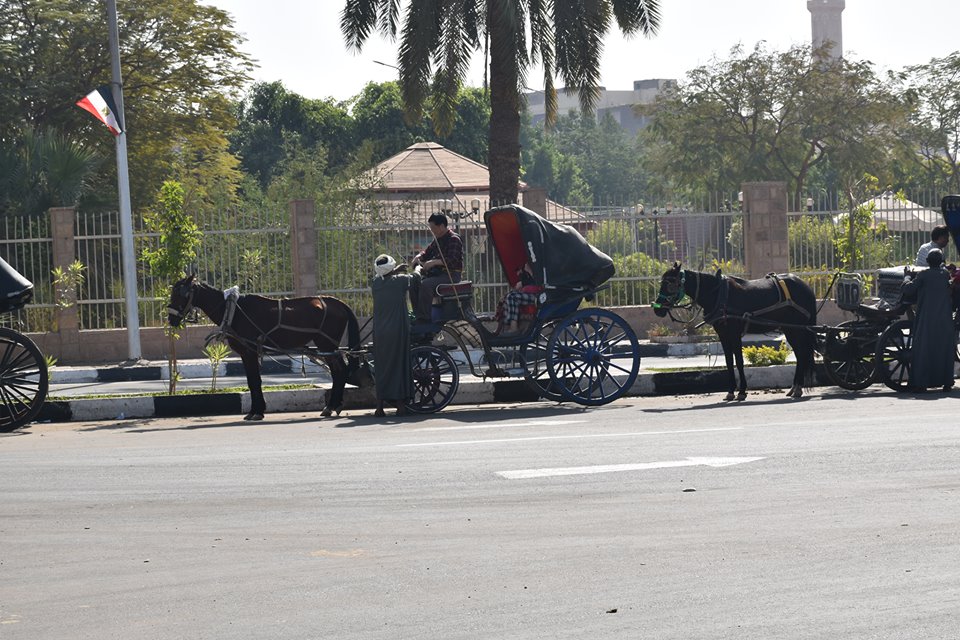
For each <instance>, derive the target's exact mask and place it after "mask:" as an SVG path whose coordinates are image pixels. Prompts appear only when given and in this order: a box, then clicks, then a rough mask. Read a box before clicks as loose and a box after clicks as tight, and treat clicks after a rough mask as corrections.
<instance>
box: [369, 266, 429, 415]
mask: <svg viewBox="0 0 960 640" xmlns="http://www.w3.org/2000/svg"><path fill="white" fill-rule="evenodd" d="M373 268H374V271H375V272H376V276H375V277H374V278H373V280H372V281H371V282H370V288H371V289H372V290H373V373H374V378H375V379H376V391H377V410H376V412H375V413H374V415H375V416H377V417H382V416H384V415H385V414H384V411H383V406H384V404H385V403H386V402H390V403H391V404H394V405H395V406H396V407H397V415H404V414H406V411H407V410H406V406H405V404H404V403H405V402H406V401H407V400H409V399H410V398H412V397H413V374H412V368H411V363H410V316H409V312H408V311H407V297H408V296H407V291H408V290H409V288H410V286H411V284H412V283H419V282H420V269H419V268H417V270H416V271H415V272H414V273H412V274H407V273H403V272H404V271H406V269H407V265H400V266H399V267H398V266H397V262H396V260H394V259H393V258H392V257H390V256H388V255H380V256H378V257H377V259H376V260H375V261H374V265H373Z"/></svg>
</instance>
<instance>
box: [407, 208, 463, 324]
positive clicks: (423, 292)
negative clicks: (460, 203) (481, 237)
mask: <svg viewBox="0 0 960 640" xmlns="http://www.w3.org/2000/svg"><path fill="white" fill-rule="evenodd" d="M427 222H428V224H429V225H430V232H431V233H432V234H433V238H434V240H433V242H431V243H430V245H429V246H428V247H427V248H426V249H424V250H423V251H421V252H420V253H418V254H417V255H415V256H414V257H413V259H412V260H411V261H410V267H411V268H413V267H416V266H417V265H420V266H421V267H423V281H422V282H420V283H419V284H418V285H415V286H411V287H410V302H411V304H412V305H413V311H414V313H415V314H416V316H417V323H418V324H430V307H431V305H432V303H433V297H434V295H435V292H436V290H437V285H439V284H448V283H456V282H460V277H461V275H462V273H463V240H461V239H460V236H459V235H457V234H456V233H454V232H453V231H452V230H451V229H449V228H448V226H447V225H448V220H447V216H445V215H443V214H442V213H435V214H433V215H432V216H430V218H429V220H428V221H427Z"/></svg>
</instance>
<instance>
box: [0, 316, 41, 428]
mask: <svg viewBox="0 0 960 640" xmlns="http://www.w3.org/2000/svg"><path fill="white" fill-rule="evenodd" d="M49 384H50V383H49V380H48V379H47V361H46V360H45V359H44V357H43V354H42V353H40V349H38V348H37V345H35V344H34V343H33V340H31V339H30V338H28V337H27V336H25V335H23V334H22V333H19V332H17V331H13V330H12V329H6V328H4V327H0V432H6V431H13V430H14V429H17V428H19V427H22V426H23V425H25V424H27V423H28V422H30V421H31V420H33V419H34V418H36V417H37V414H38V413H40V409H42V408H43V401H44V400H46V398H47V390H48V388H49Z"/></svg>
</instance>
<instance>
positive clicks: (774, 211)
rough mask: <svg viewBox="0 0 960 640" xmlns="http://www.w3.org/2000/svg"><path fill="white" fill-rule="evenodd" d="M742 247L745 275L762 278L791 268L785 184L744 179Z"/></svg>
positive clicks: (742, 186)
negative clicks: (745, 268) (746, 180)
mask: <svg viewBox="0 0 960 640" xmlns="http://www.w3.org/2000/svg"><path fill="white" fill-rule="evenodd" d="M741 188H742V189H743V250H744V254H745V258H746V262H747V265H746V266H747V274H748V275H749V277H751V278H761V277H763V276H765V275H766V274H768V273H771V272H772V273H786V272H787V271H788V270H789V269H790V260H789V255H788V252H789V246H788V243H787V183H786V182H745V183H743V185H741Z"/></svg>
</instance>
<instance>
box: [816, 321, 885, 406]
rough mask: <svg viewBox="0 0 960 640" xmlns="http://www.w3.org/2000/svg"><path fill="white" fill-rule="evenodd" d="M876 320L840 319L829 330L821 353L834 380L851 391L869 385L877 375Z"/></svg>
mask: <svg viewBox="0 0 960 640" xmlns="http://www.w3.org/2000/svg"><path fill="white" fill-rule="evenodd" d="M877 333H878V327H877V325H876V324H875V323H871V322H866V321H863V320H850V321H848V322H841V323H840V324H839V325H837V326H836V327H831V328H830V329H828V330H827V335H826V337H825V338H824V340H823V347H822V349H823V350H822V352H821V355H822V356H823V368H824V369H825V370H826V372H827V376H828V377H829V378H830V380H832V381H833V383H834V384H835V385H837V386H839V387H842V388H844V389H849V390H850V391H859V390H861V389H866V388H867V387H869V386H870V385H871V384H873V383H874V381H875V380H876V378H877V364H876V354H877V340H878V337H877Z"/></svg>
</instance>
